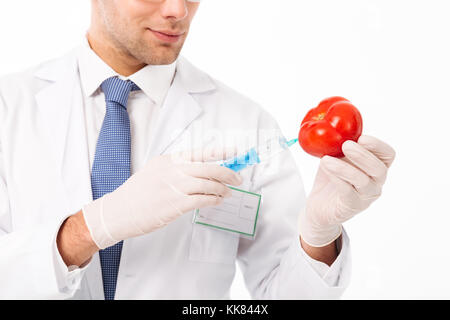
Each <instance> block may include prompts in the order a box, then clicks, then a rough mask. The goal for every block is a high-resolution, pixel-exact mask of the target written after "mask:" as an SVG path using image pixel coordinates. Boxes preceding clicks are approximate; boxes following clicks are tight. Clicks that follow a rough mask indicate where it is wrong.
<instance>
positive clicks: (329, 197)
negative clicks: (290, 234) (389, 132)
mask: <svg viewBox="0 0 450 320" xmlns="http://www.w3.org/2000/svg"><path fill="white" fill-rule="evenodd" d="M342 151H343V153H344V155H345V157H344V158H341V159H338V158H334V157H329V156H324V157H323V158H322V159H321V160H320V165H319V170H318V172H317V175H316V178H315V181H314V185H313V188H312V191H311V193H310V195H309V196H308V199H307V201H306V206H305V208H304V209H303V210H302V212H301V213H300V216H299V230H300V236H301V238H302V240H303V241H305V242H306V243H307V244H309V245H310V246H313V247H323V246H326V245H328V244H330V243H332V242H333V241H334V240H336V239H337V238H338V237H339V236H340V235H341V233H342V223H343V222H345V221H347V220H349V219H351V218H352V217H353V216H355V215H356V214H358V213H360V212H361V211H363V210H365V209H366V208H367V207H369V205H370V204H371V203H372V202H374V201H375V200H376V199H378V198H379V197H380V195H381V191H382V188H383V184H384V182H385V180H386V176H387V172H388V168H389V167H390V166H391V164H392V162H393V161H394V158H395V151H394V150H393V149H392V148H391V147H390V146H389V145H387V144H386V143H384V142H382V141H380V140H378V139H376V138H374V137H370V136H361V137H360V138H359V140H358V143H356V142H354V141H351V140H349V141H346V142H345V143H344V144H343V145H342Z"/></svg>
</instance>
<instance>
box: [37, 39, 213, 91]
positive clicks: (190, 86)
mask: <svg viewBox="0 0 450 320" xmlns="http://www.w3.org/2000/svg"><path fill="white" fill-rule="evenodd" d="M82 50H83V46H77V47H76V48H74V49H72V50H71V51H70V52H69V53H68V54H67V56H64V57H62V58H59V59H56V60H53V61H51V62H48V63H44V64H42V65H41V66H40V67H38V68H37V70H36V71H35V73H34V75H35V77H37V78H39V79H42V80H46V81H51V82H56V81H58V80H59V79H62V78H64V77H67V75H68V72H70V71H72V69H73V68H72V67H73V63H75V64H76V65H78V63H77V58H78V57H79V56H80V54H81V51H82ZM68 61H71V62H72V64H70V63H68ZM175 65H176V68H175V69H176V70H175V73H176V75H175V77H178V81H179V83H180V85H181V86H182V87H183V88H184V89H185V90H186V91H187V92H188V93H203V92H207V91H212V90H214V89H216V85H215V84H214V82H213V80H212V79H211V78H210V77H209V76H208V75H207V74H206V73H204V72H203V71H201V70H200V69H198V68H197V67H195V66H194V65H192V64H191V63H190V62H189V61H188V60H187V59H186V58H185V57H184V56H182V55H180V56H179V57H178V59H177V60H176V62H175ZM136 74H137V73H136ZM136 74H135V75H136ZM173 81H175V79H174V80H173Z"/></svg>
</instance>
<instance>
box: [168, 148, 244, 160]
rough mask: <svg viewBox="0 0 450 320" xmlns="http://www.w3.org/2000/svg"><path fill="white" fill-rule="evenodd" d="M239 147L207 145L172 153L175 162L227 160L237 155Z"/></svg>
mask: <svg viewBox="0 0 450 320" xmlns="http://www.w3.org/2000/svg"><path fill="white" fill-rule="evenodd" d="M236 154H237V148H236V147H228V148H218V147H205V148H197V149H192V150H185V151H181V152H178V153H174V154H173V155H172V160H173V161H174V162H175V163H180V162H209V161H219V160H225V159H228V158H231V157H234V156H236Z"/></svg>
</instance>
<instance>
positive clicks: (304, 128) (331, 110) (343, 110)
mask: <svg viewBox="0 0 450 320" xmlns="http://www.w3.org/2000/svg"><path fill="white" fill-rule="evenodd" d="M362 128H363V122H362V117H361V114H360V113H359V111H358V109H356V107H355V106H354V105H353V104H351V102H350V101H348V100H347V99H345V98H342V97H331V98H328V99H325V100H323V101H322V102H321V103H320V104H319V105H318V106H317V107H316V108H314V109H311V110H310V111H309V112H308V113H307V114H306V116H305V118H304V119H303V121H302V125H301V128H300V132H299V134H298V141H299V143H300V146H301V147H302V148H303V150H305V151H306V152H307V153H309V154H311V155H313V156H315V157H320V158H321V157H323V156H325V155H328V156H332V157H343V156H344V154H343V153H342V148H341V147H342V144H343V143H344V142H345V141H346V140H353V141H358V139H359V137H360V136H361V133H362Z"/></svg>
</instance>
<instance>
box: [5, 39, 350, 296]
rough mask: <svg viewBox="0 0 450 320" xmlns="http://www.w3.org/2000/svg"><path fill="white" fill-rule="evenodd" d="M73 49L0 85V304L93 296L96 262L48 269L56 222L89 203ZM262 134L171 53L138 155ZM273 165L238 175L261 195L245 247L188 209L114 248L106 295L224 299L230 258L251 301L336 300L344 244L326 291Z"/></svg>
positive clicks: (251, 109)
mask: <svg viewBox="0 0 450 320" xmlns="http://www.w3.org/2000/svg"><path fill="white" fill-rule="evenodd" d="M78 50H80V49H79V48H76V49H74V50H73V51H71V52H70V53H68V54H67V55H65V56H64V57H62V58H59V59H56V60H52V61H49V62H45V63H43V64H41V65H40V66H38V67H35V68H32V69H29V70H27V71H24V72H21V73H17V74H14V75H9V76H6V77H3V78H1V79H0V130H1V131H0V298H39V299H47V298H52V299H64V298H75V299H103V298H104V297H103V287H102V278H101V270H100V263H99V257H98V254H95V255H94V257H93V259H92V261H91V262H90V264H89V265H88V266H87V267H85V268H84V269H82V270H80V269H79V270H76V271H75V272H73V274H71V275H70V276H64V275H63V276H62V275H61V271H60V270H58V268H57V267H56V266H57V265H58V264H57V261H60V259H61V258H60V257H59V256H58V255H57V254H55V251H56V250H55V237H56V234H57V231H58V229H59V226H60V224H61V223H62V222H63V221H64V219H65V218H66V217H67V216H68V215H70V214H73V213H75V212H77V211H79V210H80V208H81V207H82V205H83V204H85V203H88V202H90V201H92V194H91V184H90V171H89V157H88V147H87V140H86V128H85V119H84V114H83V108H82V103H83V98H82V92H81V87H80V79H79V74H78V66H77V60H76V57H77V54H78ZM264 128H265V129H277V128H278V127H277V124H276V123H275V121H274V120H273V119H272V117H271V116H269V115H268V114H267V113H266V112H265V111H264V110H263V109H262V108H261V107H259V106H258V105H257V104H256V103H254V102H252V101H250V100H249V99H247V98H245V97H244V96H242V95H239V94H237V93H236V92H234V91H233V90H231V89H230V88H228V87H226V86H225V85H223V84H222V83H220V82H219V81H217V80H214V79H212V78H211V77H209V76H208V75H206V74H205V73H203V72H202V71H200V70H198V69H197V68H195V67H194V66H193V65H192V64H190V63H189V62H188V61H187V60H186V59H185V58H183V57H180V58H179V59H178V62H177V73H176V76H175V78H174V82H173V84H172V86H171V88H170V90H169V92H168V94H167V98H166V101H165V104H164V106H163V108H162V109H161V114H160V118H159V120H158V125H157V126H156V129H155V131H154V137H153V140H152V141H153V142H152V143H151V147H150V148H149V152H148V154H147V156H146V159H147V160H148V159H150V158H151V157H153V156H156V155H159V154H163V153H170V152H172V151H173V150H176V149H177V148H178V149H182V146H183V143H180V142H182V141H185V140H183V139H184V138H183V137H190V138H192V139H193V140H194V144H198V145H201V144H202V143H203V142H204V139H209V138H210V137H209V138H208V137H206V136H207V135H208V132H209V133H210V132H214V131H215V132H221V131H227V130H231V129H237V130H244V131H246V132H248V131H249V129H250V130H253V131H254V132H256V129H264ZM199 133H201V134H199ZM200 140H202V141H200ZM209 140H210V139H209ZM276 161H277V163H276V165H278V166H279V167H277V168H279V170H278V171H276V172H275V173H274V171H273V170H272V173H270V172H271V171H270V170H264V167H263V166H256V167H254V168H251V169H246V170H244V171H242V173H241V174H242V176H243V177H244V185H243V186H244V187H245V188H247V189H249V190H251V191H254V192H259V193H261V194H262V197H263V198H262V199H263V200H262V206H261V211H260V213H259V219H258V224H257V231H256V237H255V239H246V238H242V237H239V236H238V235H237V234H235V233H230V232H225V231H220V230H216V229H212V228H208V227H204V226H201V225H196V224H192V214H193V213H192V212H190V213H187V214H185V215H184V216H182V217H181V218H179V219H178V220H176V221H175V222H173V223H171V224H170V225H169V226H167V227H165V228H162V229H160V230H158V231H156V232H153V233H150V234H148V235H144V236H141V237H137V238H133V239H127V240H125V241H124V246H123V251H122V258H121V264H120V270H119V274H118V280H117V290H116V299H223V298H228V297H229V289H230V285H231V283H232V280H233V277H234V275H235V266H236V263H235V262H236V261H238V262H239V264H240V266H241V268H242V270H243V274H244V277H245V281H246V285H247V287H248V289H249V291H250V293H251V294H252V296H253V297H254V298H258V299H261V298H262V299H283V298H289V299H302V298H338V297H340V295H341V294H342V292H343V290H344V289H345V287H346V286H347V283H348V279H349V272H350V255H349V248H348V238H347V237H346V235H344V246H343V248H342V252H341V254H340V256H339V257H338V260H337V262H335V264H337V265H338V268H339V270H337V271H336V270H335V272H339V280H338V281H337V283H336V285H335V286H330V285H328V284H327V283H325V281H324V280H323V279H322V278H321V277H320V276H319V275H318V273H317V272H316V271H315V270H314V269H313V268H312V267H311V265H310V264H309V262H308V261H307V260H306V259H305V257H304V255H303V254H302V252H301V249H300V244H299V239H298V234H297V216H298V213H299V211H300V209H301V208H302V206H303V205H304V201H305V192H304V190H303V184H302V180H301V178H300V175H299V173H298V169H297V168H296V164H295V162H294V160H293V158H292V156H291V154H290V153H289V152H285V153H283V154H282V155H280V156H279V157H278V158H277V159H276ZM266 172H269V173H266ZM149 196H151V195H149ZM61 279H63V281H61Z"/></svg>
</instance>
